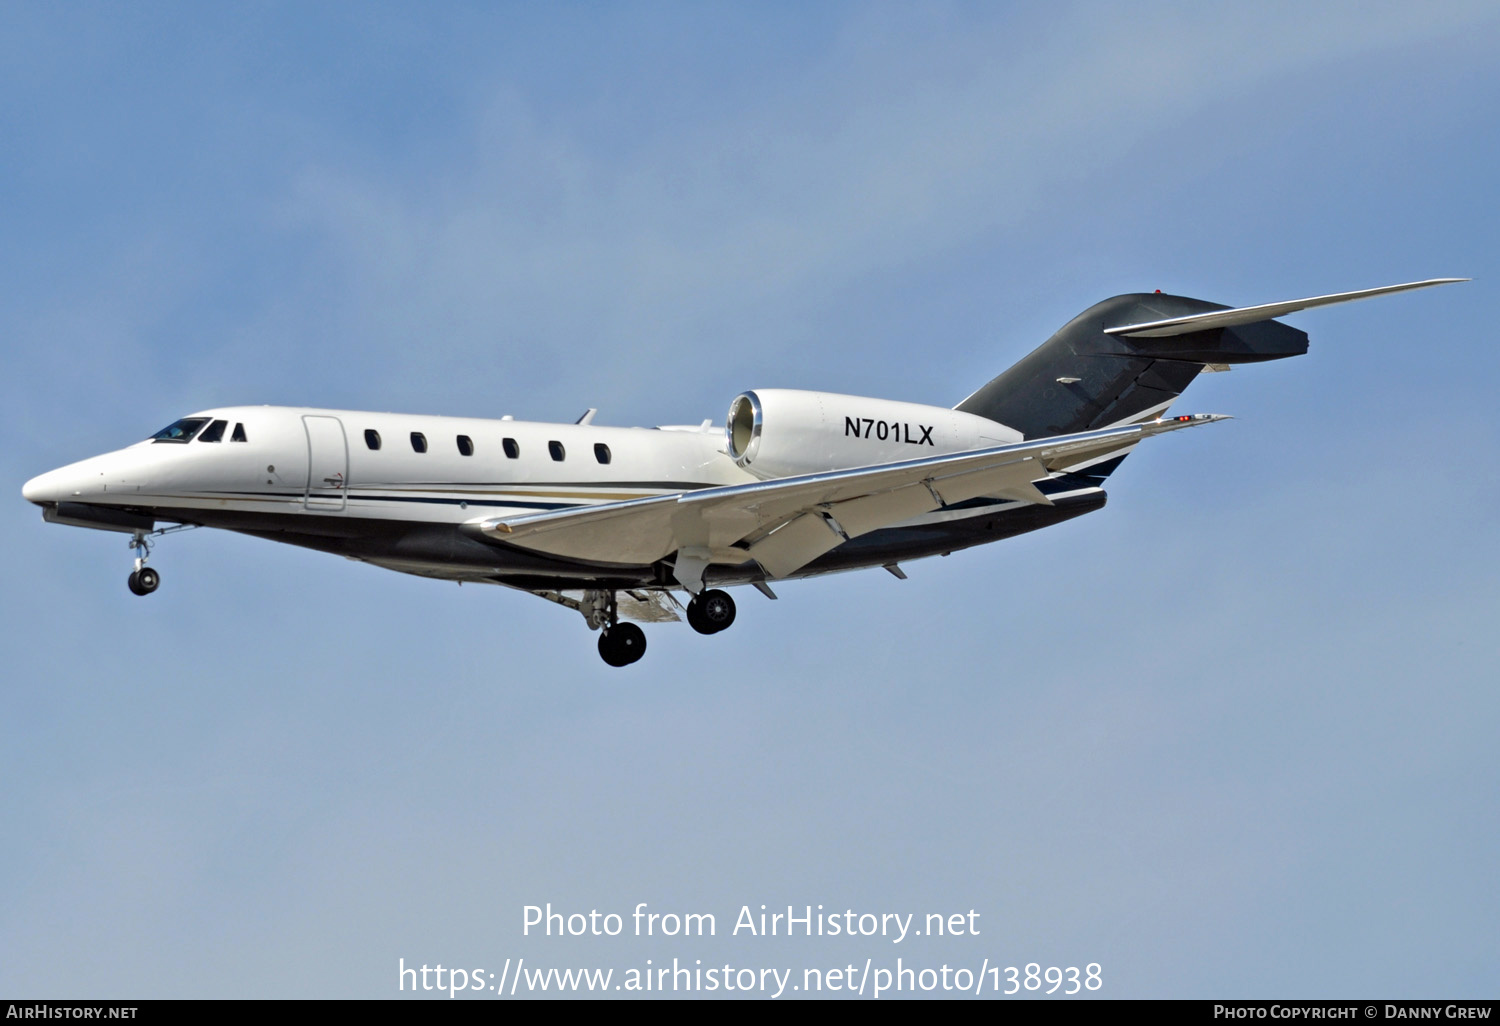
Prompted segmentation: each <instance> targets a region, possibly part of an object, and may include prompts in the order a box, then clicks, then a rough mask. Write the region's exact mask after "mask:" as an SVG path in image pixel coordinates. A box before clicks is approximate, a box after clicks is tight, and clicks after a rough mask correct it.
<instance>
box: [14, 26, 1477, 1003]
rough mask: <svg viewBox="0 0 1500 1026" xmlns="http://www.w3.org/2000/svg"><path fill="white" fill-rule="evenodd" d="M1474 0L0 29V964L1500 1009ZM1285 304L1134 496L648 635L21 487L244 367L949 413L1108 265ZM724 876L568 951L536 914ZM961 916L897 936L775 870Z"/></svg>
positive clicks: (271, 391) (535, 415)
mask: <svg viewBox="0 0 1500 1026" xmlns="http://www.w3.org/2000/svg"><path fill="white" fill-rule="evenodd" d="M1497 47H1500V15H1497V14H1495V13H1494V9H1493V5H1490V4H1482V3H1476V4H1460V3H1453V4H1432V5H1420V6H1413V5H1409V4H1367V3H1359V4H1354V3H1350V4H1337V3H1335V4H1327V5H1318V6H1317V7H1315V8H1314V7H1312V6H1310V5H1302V4H1254V5H1243V6H1230V5H1212V6H1210V5H1196V4H1182V5H1169V4H1150V5H1141V6H1136V7H1134V8H1132V9H1130V10H1123V9H1121V8H1119V6H1118V5H1109V4H1098V5H1095V4H1058V5H1035V6H1007V5H936V4H931V5H919V6H915V7H914V6H910V5H893V6H884V5H869V4H852V5H843V4H826V5H820V6H817V7H814V8H812V9H810V10H809V9H806V8H805V6H804V5H779V6H778V5H753V6H752V5H744V6H740V7H732V6H725V5H689V4H650V5H617V6H611V7H604V6H595V5H573V6H561V5H547V6H536V5H520V6H515V7H506V6H500V5H489V4H482V5H455V4H449V5H426V6H421V7H418V6H401V5H360V6H357V7H356V6H348V5H328V6H320V7H308V6H307V5H257V6H246V7H243V8H240V9H236V10H233V11H208V10H205V9H203V8H202V7H201V6H199V5H181V6H174V5H155V6H151V7H148V8H145V9H143V10H127V9H122V8H119V7H117V6H112V5H97V6H96V5H68V6H60V5H42V4H14V5H8V6H6V7H5V8H4V10H3V11H0V87H3V88H0V136H3V138H4V139H5V143H4V145H3V146H0V196H3V197H4V202H3V203H0V239H3V241H4V245H3V246H0V273H3V275H4V279H5V281H6V282H7V287H6V288H5V289H4V290H0V332H3V337H4V339H5V344H4V353H5V365H4V366H5V371H6V373H5V374H4V375H3V379H0V389H3V390H4V391H3V395H4V403H3V414H0V415H3V417H4V420H3V423H4V431H5V439H6V443H7V444H6V445H5V446H3V447H0V463H3V466H4V468H5V474H4V479H5V480H8V481H10V482H11V483H12V488H13V492H12V496H13V501H12V502H11V503H10V504H9V505H8V506H7V507H6V512H5V514H4V515H5V517H6V518H7V520H6V523H7V529H8V533H9V537H11V538H12V539H13V540H14V541H15V542H16V543H17V546H18V552H17V554H16V556H15V558H14V559H13V560H12V562H11V565H10V573H9V574H7V575H6V581H5V584H4V585H3V587H4V589H5V596H6V597H5V608H6V611H7V615H6V617H5V619H4V621H3V626H0V632H3V639H4V650H5V652H6V654H7V657H8V658H7V662H8V664H9V669H8V672H7V673H6V674H5V679H6V684H5V688H4V705H3V707H0V708H3V713H0V731H3V734H0V738H3V743H0V780H3V782H4V785H5V786H4V787H3V789H0V822H3V823H5V828H4V830H3V832H0V880H4V881H5V883H4V886H3V887H0V993H6V994H10V995H23V994H24V995H28V996H59V997H61V996H84V995H95V996H139V997H175V996H257V997H259V996H265V997H297V996H350V997H387V996H393V995H394V994H395V988H396V982H397V974H396V966H397V960H398V958H404V959H405V960H406V962H407V964H408V965H410V964H413V963H421V962H427V963H429V964H434V963H437V962H443V963H444V964H445V965H454V964H456V965H463V966H475V967H486V968H489V969H498V967H499V966H500V965H501V964H502V963H503V961H504V959H506V958H513V957H525V958H527V959H528V961H529V962H530V963H531V964H533V965H536V966H538V967H541V966H548V965H556V966H559V967H563V966H569V965H579V966H584V965H588V966H600V967H614V968H617V969H619V970H624V969H626V968H630V967H640V966H643V965H644V963H645V960H646V959H648V958H649V959H652V960H653V962H654V964H658V965H659V964H661V961H662V960H667V961H670V959H672V958H673V957H678V958H681V959H684V960H688V959H699V958H701V959H703V960H704V963H705V964H706V965H707V964H711V963H714V962H720V963H722V962H726V961H727V962H730V963H733V964H734V965H735V966H752V967H759V966H767V965H778V966H789V967H794V968H796V969H797V970H798V971H799V972H800V970H801V969H802V968H804V967H821V966H827V965H835V964H843V963H845V962H849V961H852V960H857V961H860V962H863V960H864V959H865V958H867V957H869V958H873V959H875V960H876V963H877V964H879V962H880V960H882V959H883V960H885V961H886V962H887V963H893V962H894V959H895V958H896V957H897V956H900V957H903V958H905V959H906V964H907V965H908V966H910V965H917V966H934V967H935V966H938V965H941V964H943V963H945V962H946V963H948V964H950V965H953V966H969V967H971V968H975V969H977V968H978V967H979V965H980V963H981V962H982V961H983V960H984V959H986V958H988V959H989V960H990V962H991V964H996V963H999V964H1005V965H1008V964H1015V963H1022V964H1024V963H1025V962H1038V963H1040V964H1042V965H1053V964H1056V965H1075V964H1080V965H1081V964H1083V963H1087V962H1099V963H1100V964H1101V965H1102V966H1103V969H1104V979H1105V989H1104V991H1103V993H1105V994H1106V995H1112V996H1132V997H1135V996H1158V997H1213V996H1222V997H1254V996H1264V997H1291V996H1349V995H1374V994H1379V995H1385V996H1407V997H1416V996H1450V995H1451V996H1493V994H1494V992H1495V984H1496V979H1497V970H1496V966H1495V961H1494V952H1495V950H1497V947H1500V943H1497V942H1500V934H1497V927H1496V922H1497V917H1496V915H1495V913H1496V909H1497V893H1496V886H1495V883H1494V873H1493V863H1494V852H1495V851H1496V850H1497V847H1500V822H1497V815H1496V812H1495V810H1496V809H1497V808H1500V770H1497V766H1496V759H1495V755H1494V745H1493V738H1494V737H1495V735H1496V728H1497V727H1500V699H1497V698H1496V690H1495V686H1494V684H1495V679H1496V667H1497V665H1500V641H1497V636H1496V634H1495V631H1494V628H1493V623H1494V619H1495V613H1496V611H1497V608H1500V602H1497V599H1500V594H1497V584H1496V582H1497V580H1500V575H1497V570H1500V560H1497V543H1496V526H1497V524H1496V514H1495V509H1496V508H1497V501H1500V488H1497V484H1496V482H1497V480H1500V474H1497V471H1500V461H1497V457H1496V451H1497V448H1496V443H1497V441H1500V439H1497V429H1496V419H1495V415H1494V408H1495V393H1494V388H1495V384H1494V383H1495V382H1496V380H1500V374H1497V371H1500V358H1497V356H1496V346H1495V344H1494V337H1493V336H1494V331H1493V328H1492V325H1493V321H1494V317H1493V310H1494V307H1495V293H1494V288H1493V282H1494V281H1496V280H1500V277H1497V276H1500V266H1497V263H1500V261H1497V258H1496V246H1495V237H1496V229H1497V224H1500V219H1497V208H1496V203H1495V197H1494V185H1495V182H1496V181H1497V179H1500V174H1497V172H1500V150H1497V143H1496V139H1495V132H1494V126H1495V125H1496V124H1497V123H1500V73H1497V71H1496V69H1495V66H1494V59H1493V55H1494V54H1495V53H1496V52H1497ZM1448 275H1453V276H1466V277H1473V278H1474V279H1475V280H1474V281H1472V282H1470V283H1468V284H1464V285H1456V286H1450V287H1446V288H1443V289H1438V290H1432V291H1429V292H1424V293H1417V294H1411V295H1404V296H1396V297H1389V298H1385V299H1380V300H1375V301H1370V302H1367V303H1359V304H1354V305H1351V306H1347V307H1337V308H1331V309H1325V310H1318V311H1310V312H1305V313H1302V314H1298V315H1294V316H1292V317H1290V318H1288V320H1289V322H1290V323H1293V324H1295V325H1296V326H1298V327H1300V328H1303V329H1304V330H1306V331H1307V332H1308V333H1309V334H1310V335H1311V338H1312V351H1311V353H1310V354H1309V355H1308V356H1306V357H1303V358H1300V359H1297V360H1289V361H1283V362H1281V363H1278V364H1274V365H1269V366H1264V367H1250V368H1241V369H1238V370H1236V371H1235V372H1234V373H1231V374H1220V375H1213V376H1210V377H1208V378H1206V379H1204V380H1203V381H1201V382H1200V383H1197V384H1195V385H1194V386H1193V388H1192V389H1191V390H1190V391H1189V393H1188V394H1187V396H1186V397H1185V398H1184V400H1183V402H1182V404H1181V409H1182V410H1183V411H1202V412H1223V413H1231V414H1234V415H1236V417H1237V419H1236V420H1234V421H1231V422H1229V423H1227V424H1224V425H1218V426H1215V427H1212V428H1208V429H1203V430H1199V431H1193V432H1185V433H1182V434H1179V435H1174V436H1172V437H1169V438H1166V439H1162V440H1160V441H1158V442H1157V443H1155V444H1153V445H1151V446H1148V447H1145V449H1143V451H1141V452H1140V453H1138V454H1136V455H1135V456H1133V457H1132V458H1131V461H1130V463H1129V465H1128V466H1127V467H1126V469H1125V470H1124V471H1122V472H1121V473H1120V474H1118V475H1116V477H1114V478H1113V479H1112V480H1111V488H1110V493H1111V502H1110V504H1109V506H1108V507H1107V508H1106V509H1105V510H1103V511H1101V512H1099V513H1096V514H1093V515H1091V516H1088V517H1085V518H1082V519H1080V520H1077V521H1073V522H1070V523H1068V524H1065V525H1061V526H1059V527H1056V528H1053V529H1050V530H1048V531H1044V532H1041V533H1038V534H1035V535H1031V536H1027V537H1023V538H1020V539H1015V540H1012V541H1009V542H1005V543H1001V544H998V545H995V546H991V547H988V548H985V549H979V550H972V551H969V552H965V553H960V554H955V555H954V556H953V557H952V558H949V559H935V560H929V561H925V562H919V563H914V564H912V565H910V566H908V567H907V570H908V572H909V574H910V577H911V579H910V580H908V581H905V582H897V581H895V580H894V579H892V578H890V577H889V576H888V575H886V574H883V573H879V572H871V573H863V574H849V575H841V576H838V577H834V578H829V579H826V580H822V581H816V582H803V583H794V584H790V585H787V586H784V587H782V588H780V589H778V590H779V592H780V594H781V598H780V600H779V601H778V602H775V603H771V602H766V601H764V600H762V599H761V598H760V597H759V596H757V595H756V594H754V593H753V592H747V593H746V594H745V595H743V596H740V617H739V622H738V623H737V624H736V625H735V627H734V629H733V630H731V631H729V632H727V633H725V634H722V635H718V636H716V637H713V638H703V637H700V636H698V635H696V634H693V633H692V632H691V631H689V630H687V629H686V628H685V627H678V628H676V629H672V628H657V629H654V630H652V631H651V632H650V635H649V636H650V643H651V648H650V651H649V652H648V654H647V656H646V658H645V660H644V661H643V662H641V663H639V664H637V665H636V666H634V667H631V668H629V669H627V670H625V671H615V670H610V669H609V668H607V667H605V666H604V665H603V664H602V663H601V662H600V661H599V659H598V657H597V654H596V653H595V651H594V646H593V636H592V635H591V634H589V633H588V632H587V631H586V630H585V629H584V627H583V625H582V623H581V621H580V620H579V619H578V618H577V617H576V616H575V615H573V614H571V613H568V612H567V611H565V610H562V609H559V608H556V607H552V606H550V605H548V604H545V603H542V602H536V601H533V600H529V599H527V598H526V597H524V596H520V595H517V594H512V593H508V592H502V591H501V590H499V589H484V588H470V587H465V588H457V587H453V586H451V585H443V584H439V583H436V582H431V581H425V580H418V579H416V578H406V577H401V576H398V575H395V574H391V573H387V572H384V571H378V570H375V569H373V568H370V567H367V566H359V565H355V564H352V563H347V562H345V561H342V560H338V559H335V558H332V557H328V556H322V555H318V554H315V553H308V552H302V551H297V550H293V549H289V548H284V547H280V546H275V545H271V544H268V543H265V542H261V541H256V540H251V539H245V538H239V537H237V536H233V535H227V534H224V535H220V534H214V533H210V532H206V531H200V532H189V533H187V534H184V535H182V536H180V537H174V538H171V539H168V540H167V541H166V542H164V543H163V544H162V545H161V546H160V548H159V549H158V554H157V556H156V557H155V559H154V560H153V562H154V565H156V566H158V567H159V568H160V569H161V570H162V573H163V580H164V583H163V586H162V589H161V590H160V591H159V592H158V593H157V594H156V595H154V596H152V597H151V598H150V599H149V600H138V599H136V598H135V597H133V596H131V595H130V594H129V593H128V592H127V591H126V589H125V582H124V578H125V574H126V573H127V572H128V570H129V553H128V551H127V549H126V548H125V546H124V541H125V539H124V537H123V536H118V535H114V534H107V533H103V532H88V531H80V530H74V529H64V528H60V527H54V526H48V525H44V524H42V523H41V520H40V518H39V517H38V516H37V514H36V511H35V510H34V508H32V507H30V506H29V505H27V504H25V503H24V502H23V501H22V500H21V498H20V495H19V490H20V485H21V483H22V482H23V481H24V480H25V479H26V478H28V477H30V476H32V475H34V474H36V473H39V472H41V471H43V470H46V469H49V468H51V467H54V466H58V465H60V464H63V463H66V462H69V461H72V460H74V459H78V458H81V457H83V456H87V455H91V454H93V453H96V452H101V451H104V450H107V449H113V448H117V447H119V446H121V445H123V444H126V443H129V442H131V441H134V440H137V439H139V438H141V437H144V436H145V435H147V434H149V433H150V432H151V431H153V430H155V429H156V428H158V427H160V426H161V425H162V424H165V423H167V422H168V421H170V420H172V419H173V418H175V417H177V416H180V415H182V414H184V413H186V412H189V411H191V410H195V409H200V408H205V407H210V406H214V405H220V404H227V403H259V402H266V403H288V404H309V405H323V406H333V407H345V408H356V409H359V408H363V409H381V410H386V409H389V410H404V411H415V412H433V413H454V414H465V415H474V416H500V415H502V414H514V415H516V416H518V417H524V418H529V419H538V420H548V419H551V420H572V419H574V418H575V417H576V416H577V415H578V414H579V413H581V412H582V411H583V410H584V409H585V408H587V407H590V406H594V407H598V408H599V409H600V413H599V417H598V421H599V422H600V423H611V424H657V423H682V422H688V423H696V422H698V421H700V420H702V419H703V418H705V417H712V418H715V419H718V418H720V417H721V416H722V415H723V411H724V410H725V409H726V408H727V404H728V402H729V401H730V399H731V398H732V397H733V396H734V395H735V394H736V393H737V392H739V391H741V390H743V389H745V388H752V387H799V388H820V389H826V390H830V391H844V392H853V393H858V394H868V395H877V396H885V397H890V398H899V399H907V400H912V401H916V402H927V403H934V404H941V405H951V404H953V403H955V402H957V401H958V400H959V399H960V398H962V397H963V396H964V395H966V394H968V393H969V392H970V391H972V390H973V389H974V388H976V387H977V386H978V385H980V384H982V383H983V382H984V381H986V380H988V378H990V377H991V376H993V375H994V374H996V373H998V372H999V371H1000V370H1003V369H1004V368H1005V367H1007V366H1009V365H1010V364H1011V363H1012V362H1014V361H1015V360H1016V359H1018V358H1019V357H1021V356H1022V355H1024V354H1025V353H1026V352H1027V351H1029V350H1030V349H1031V348H1032V347H1033V346H1035V345H1036V344H1037V343H1039V342H1040V341H1042V340H1043V339H1045V338H1046V337H1047V336H1048V335H1049V334H1050V333H1051V332H1052V331H1054V330H1055V329H1056V328H1057V327H1058V326H1060V325H1061V324H1062V323H1064V322H1065V321H1067V320H1068V319H1069V318H1070V317H1072V316H1073V315H1074V314H1075V313H1077V312H1078V311H1080V310H1082V309H1083V308H1084V307H1086V306H1088V305H1090V304H1092V303H1094V302H1095V301H1097V300H1099V299H1102V298H1104V297H1107V296H1110V295H1113V294H1117V293H1121V292H1128V291H1138V290H1150V289H1154V288H1161V289H1163V290H1164V291H1168V292H1176V293H1180V294H1186V295H1192V296H1197V297H1201V298H1204V299H1209V300H1213V301H1216V302H1223V303H1229V304H1251V303H1257V302H1268V301H1272V300H1277V299H1285V298H1292V297H1297V296H1303V295H1313V294H1318V293H1323V292H1331V291H1339V290H1344V289H1353V288H1360V287H1368V286H1374V285H1383V284H1390V283H1394V282H1400V281H1410V280H1414V279H1418V278H1425V277H1434V276H1448ZM640 901H645V902H648V903H649V904H650V906H651V907H652V908H653V909H658V910H662V911H668V910H676V911H681V912H688V911H693V912H712V913H715V914H716V915H717V916H718V917H719V922H720V935H719V936H717V937H715V938H711V939H707V938H705V939H703V940H695V941H691V942H689V941H682V940H678V941H669V940H661V939H637V938H623V937H622V938H614V939H594V938H579V939H568V940H558V939H551V940H547V939H538V938H535V937H531V938H526V937H523V936H522V935H521V909H522V906H523V905H527V904H542V903H545V902H551V903H552V904H553V905H554V906H555V907H557V908H562V909H568V910H576V911H587V910H589V909H591V908H597V909H599V910H601V911H617V912H622V913H625V912H628V911H629V910H630V909H632V908H633V907H634V906H635V904H636V903H637V902H640ZM762 903H765V904H767V905H769V906H772V907H773V908H774V907H777V906H785V905H788V904H790V905H794V906H797V907H799V908H800V907H802V906H804V905H807V904H813V905H816V904H819V903H822V904H824V905H825V906H827V907H828V908H829V909H844V908H852V909H855V910H856V911H861V912H863V911H874V912H886V911H893V912H903V913H905V912H915V913H918V914H919V916H920V915H922V914H926V913H928V912H954V911H966V910H968V909H970V908H972V909H976V910H978V911H979V912H980V913H981V914H982V918H981V919H980V921H979V922H980V924H981V928H982V930H983V932H982V934H981V935H980V936H978V937H963V938H957V937H952V938H921V939H920V943H918V941H917V940H916V939H913V940H912V941H909V942H907V943H906V944H903V945H902V946H900V947H896V946H892V945H890V944H888V943H886V942H883V941H872V940H855V941H846V940H844V939H843V938H840V939H837V940H834V939H829V938H813V939H811V940H807V939H803V938H797V939H795V940H792V941H787V940H785V939H771V938H761V939H748V938H745V937H743V936H740V937H730V936H727V935H726V934H727V932H728V931H727V928H728V926H729V925H730V924H732V922H733V919H734V915H735V913H736V912H737V911H738V909H739V908H740V906H741V905H744V904H749V905H751V906H752V908H758V906H759V905H760V904H762Z"/></svg>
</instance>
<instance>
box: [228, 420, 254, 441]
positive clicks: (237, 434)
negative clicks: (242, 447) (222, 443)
mask: <svg viewBox="0 0 1500 1026" xmlns="http://www.w3.org/2000/svg"><path fill="white" fill-rule="evenodd" d="M229 440H230V441H231V442H248V441H250V439H248V438H246V437H245V425H244V424H241V423H240V422H239V421H235V424H234V434H232V435H230V436H229Z"/></svg>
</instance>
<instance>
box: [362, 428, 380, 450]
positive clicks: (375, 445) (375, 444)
mask: <svg viewBox="0 0 1500 1026" xmlns="http://www.w3.org/2000/svg"><path fill="white" fill-rule="evenodd" d="M365 446H366V447H367V448H370V449H379V448H380V432H379V431H376V430H375V429H374V428H365Z"/></svg>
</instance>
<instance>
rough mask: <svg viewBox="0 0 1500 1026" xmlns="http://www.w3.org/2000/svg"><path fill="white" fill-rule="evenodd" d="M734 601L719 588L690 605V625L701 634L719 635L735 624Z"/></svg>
mask: <svg viewBox="0 0 1500 1026" xmlns="http://www.w3.org/2000/svg"><path fill="white" fill-rule="evenodd" d="M734 614H735V609H734V599H732V598H730V596H729V592H727V591H719V590H718V589H717V588H715V589H712V590H710V591H705V592H704V593H703V594H702V595H699V596H698V597H697V598H695V599H693V601H691V602H689V603H688V607H687V621H688V625H689V626H690V627H692V628H693V630H695V631H697V632H698V633H699V634H717V633H719V632H720V631H722V630H724V629H725V628H727V627H728V626H729V625H730V624H732V623H734Z"/></svg>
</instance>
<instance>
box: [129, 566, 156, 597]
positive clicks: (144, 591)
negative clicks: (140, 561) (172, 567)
mask: <svg viewBox="0 0 1500 1026" xmlns="http://www.w3.org/2000/svg"><path fill="white" fill-rule="evenodd" d="M135 583H136V586H137V587H139V588H140V589H141V590H140V591H139V592H137V593H136V594H138V595H149V594H151V593H152V592H153V591H155V590H156V589H157V588H158V587H160V586H161V574H159V573H157V572H156V571H155V570H153V569H151V568H150V567H149V566H143V567H141V568H140V569H139V570H137V571H136V572H135Z"/></svg>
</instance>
